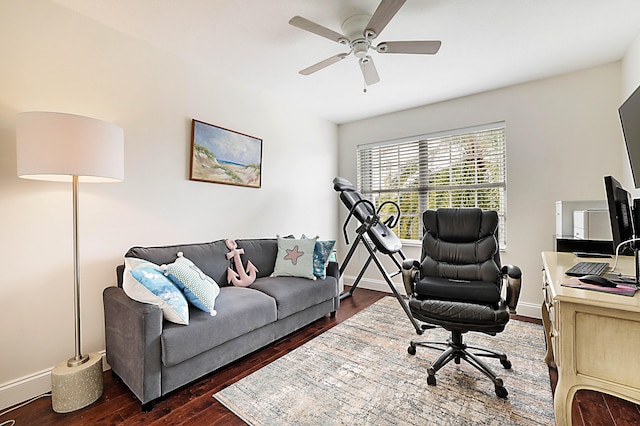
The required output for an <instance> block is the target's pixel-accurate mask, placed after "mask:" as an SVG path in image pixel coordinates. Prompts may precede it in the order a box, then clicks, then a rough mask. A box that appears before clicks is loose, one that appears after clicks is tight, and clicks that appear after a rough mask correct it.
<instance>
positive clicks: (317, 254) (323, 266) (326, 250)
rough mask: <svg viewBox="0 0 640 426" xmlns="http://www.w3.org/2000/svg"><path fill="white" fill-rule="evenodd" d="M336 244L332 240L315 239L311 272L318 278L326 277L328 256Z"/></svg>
mask: <svg viewBox="0 0 640 426" xmlns="http://www.w3.org/2000/svg"><path fill="white" fill-rule="evenodd" d="M335 245H336V242H335V241H334V240H326V241H316V246H315V248H314V250H313V274H314V275H315V276H316V277H318V278H323V279H324V278H326V276H327V264H328V263H329V256H331V252H332V250H333V246H335Z"/></svg>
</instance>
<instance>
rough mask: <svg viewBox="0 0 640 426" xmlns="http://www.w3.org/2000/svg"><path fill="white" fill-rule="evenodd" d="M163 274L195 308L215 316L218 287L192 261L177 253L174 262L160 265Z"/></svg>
mask: <svg viewBox="0 0 640 426" xmlns="http://www.w3.org/2000/svg"><path fill="white" fill-rule="evenodd" d="M161 268H162V269H163V270H164V271H165V272H164V274H165V275H166V276H168V277H169V279H170V280H171V281H172V282H173V283H174V284H175V285H176V286H177V287H178V288H179V289H180V290H182V291H183V293H184V296H185V297H186V298H187V300H188V301H189V303H191V304H192V305H193V306H195V307H196V308H198V309H200V310H201V311H204V312H208V313H210V314H211V316H215V315H216V314H217V312H216V310H215V309H214V305H215V301H216V297H218V294H220V287H219V286H218V283H216V282H215V281H214V280H213V278H211V277H209V276H208V275H207V274H205V273H204V272H202V271H201V270H200V268H198V267H197V266H196V265H195V264H194V263H193V262H192V261H190V260H189V259H187V258H186V257H184V256H183V255H182V252H180V253H178V258H177V259H176V261H175V262H173V263H171V264H169V265H162V266H161Z"/></svg>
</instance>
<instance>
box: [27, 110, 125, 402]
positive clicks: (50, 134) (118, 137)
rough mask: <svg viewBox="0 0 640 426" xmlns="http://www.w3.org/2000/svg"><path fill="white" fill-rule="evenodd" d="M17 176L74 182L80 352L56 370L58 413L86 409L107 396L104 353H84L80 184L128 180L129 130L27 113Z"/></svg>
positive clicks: (53, 381) (93, 121)
mask: <svg viewBox="0 0 640 426" xmlns="http://www.w3.org/2000/svg"><path fill="white" fill-rule="evenodd" d="M16 149H17V160H18V176H19V177H21V178H26V179H36V180H48V181H60V182H72V184H73V266H74V302H75V304H74V313H75V344H76V345H75V346H76V347H75V355H74V357H73V358H71V359H69V360H68V361H67V362H63V363H61V364H58V365H57V366H56V367H54V369H53V370H52V372H51V387H52V390H51V393H52V395H51V396H52V405H53V409H54V411H56V412H58V413H67V412H70V411H75V410H78V409H80V408H83V407H86V406H87V405H89V404H91V403H93V402H94V401H96V400H97V399H98V398H100V395H102V389H103V385H102V356H101V355H100V354H99V353H95V354H94V353H92V354H88V355H87V354H84V355H83V354H82V346H81V342H80V340H81V330H80V264H79V261H78V183H79V182H118V181H121V180H122V179H124V132H123V130H122V129H121V128H120V127H118V126H116V125H113V124H110V123H107V122H104V121H101V120H96V119H94V118H88V117H82V116H79V115H72V114H63V113H57V112H23V113H20V114H18V117H17V121H16Z"/></svg>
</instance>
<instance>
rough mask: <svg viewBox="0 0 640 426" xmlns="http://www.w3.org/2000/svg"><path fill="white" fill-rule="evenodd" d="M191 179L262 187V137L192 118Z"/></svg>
mask: <svg viewBox="0 0 640 426" xmlns="http://www.w3.org/2000/svg"><path fill="white" fill-rule="evenodd" d="M189 179H191V180H197V181H202V182H213V183H223V184H227V185H239V186H248V187H251V188H260V186H261V185H262V139H258V138H254V137H253V136H249V135H245V134H242V133H238V132H234V131H233V130H228V129H224V128H222V127H218V126H214V125H213V124H208V123H205V122H202V121H198V120H195V119H194V120H192V125H191V175H190V176H189Z"/></svg>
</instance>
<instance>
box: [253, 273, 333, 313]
mask: <svg viewBox="0 0 640 426" xmlns="http://www.w3.org/2000/svg"><path fill="white" fill-rule="evenodd" d="M251 288H253V289H256V290H260V291H261V292H263V293H265V294H268V295H269V296H271V297H273V298H274V299H275V301H276V305H277V308H278V319H281V318H285V317H288V316H289V315H291V314H295V313H296V312H300V311H303V310H305V309H307V308H308V307H310V306H313V305H317V304H319V303H322V302H324V301H326V300H329V299H333V298H334V297H336V296H338V283H337V282H336V279H335V278H334V277H327V278H325V279H317V280H315V281H312V280H308V279H306V278H298V277H265V278H260V279H259V280H256V282H255V283H253V284H252V285H251Z"/></svg>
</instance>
